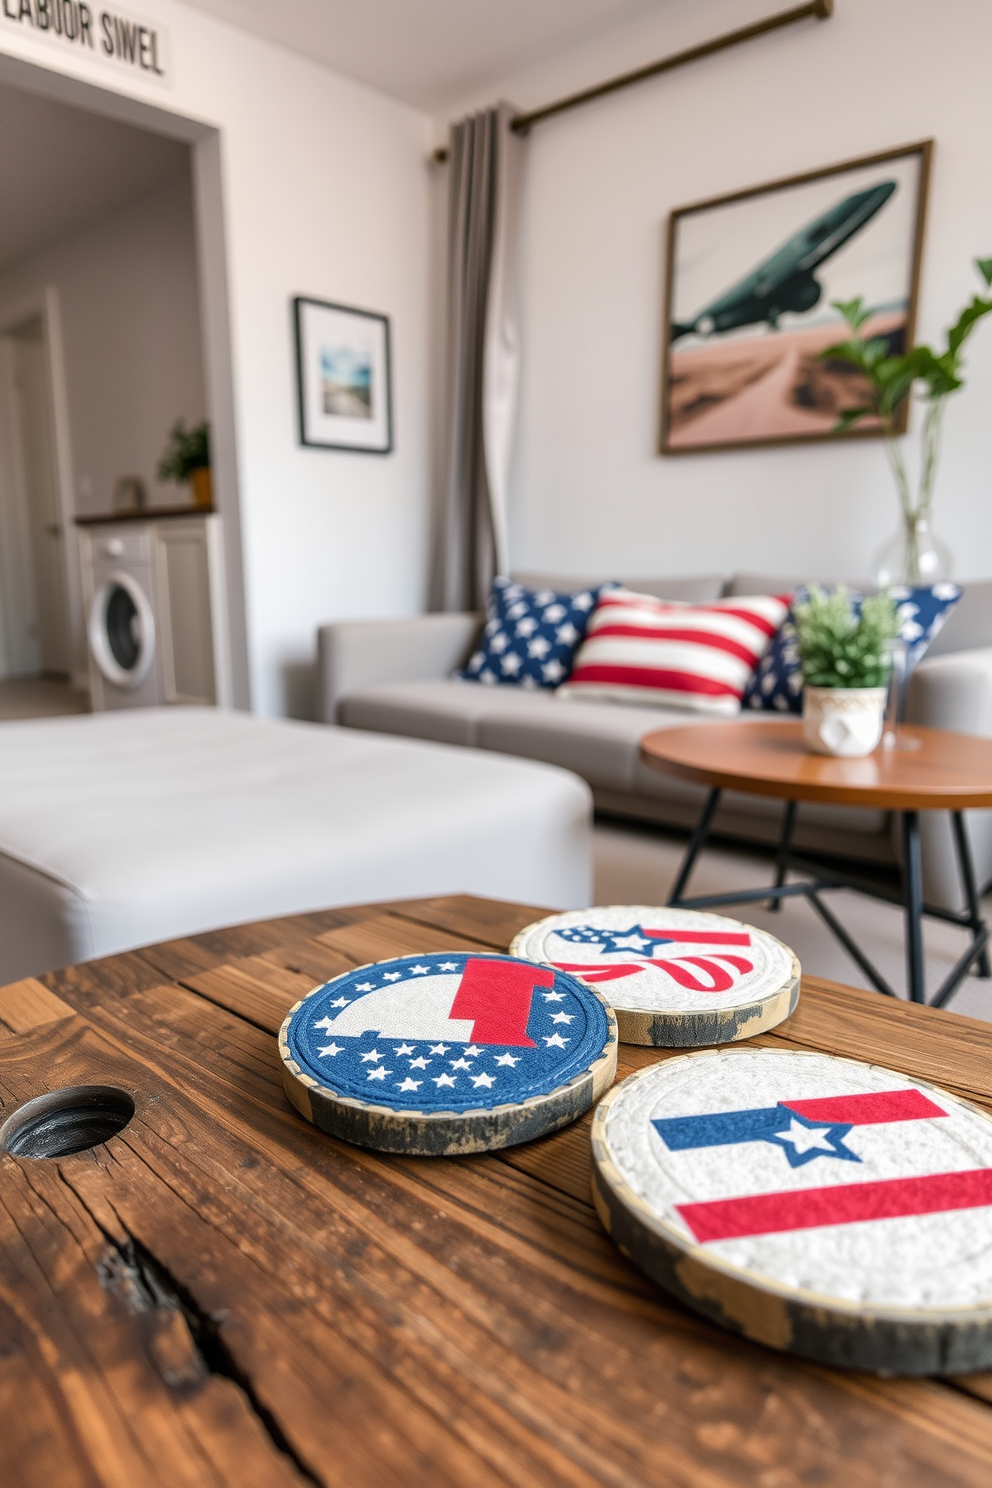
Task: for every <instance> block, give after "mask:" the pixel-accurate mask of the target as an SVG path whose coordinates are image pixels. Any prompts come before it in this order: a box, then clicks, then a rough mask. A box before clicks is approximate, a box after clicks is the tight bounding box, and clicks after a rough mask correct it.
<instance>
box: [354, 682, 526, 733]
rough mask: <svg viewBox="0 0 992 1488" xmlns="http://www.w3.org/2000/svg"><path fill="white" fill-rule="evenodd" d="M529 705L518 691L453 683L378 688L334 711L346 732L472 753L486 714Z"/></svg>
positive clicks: (368, 689) (359, 694) (356, 695)
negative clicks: (406, 738)
mask: <svg viewBox="0 0 992 1488" xmlns="http://www.w3.org/2000/svg"><path fill="white" fill-rule="evenodd" d="M533 701H534V694H532V693H529V692H524V691H523V689H522V688H518V687H500V688H498V689H497V688H492V687H479V686H477V685H476V684H475V683H472V682H462V681H461V680H460V678H457V677H446V678H443V679H441V680H439V681H426V682H425V681H417V682H380V683H379V684H378V685H377V686H375V687H365V688H362V689H361V691H359V692H353V693H351V694H350V695H349V696H348V697H346V698H345V699H344V700H343V701H342V702H341V703H340V704H339V706H338V720H339V722H340V723H342V724H344V725H345V727H346V728H356V729H369V730H371V731H372V732H373V733H377V734H406V735H408V736H409V737H410V738H412V739H434V740H436V741H437V742H438V743H440V744H463V745H466V746H468V747H471V746H472V745H474V744H476V743H477V742H478V740H477V738H476V729H477V725H478V722H479V719H480V718H481V717H482V716H483V714H484V713H485V712H486V710H487V709H491V708H492V707H503V708H512V707H513V706H514V705H516V704H518V703H520V702H523V703H524V704H527V703H530V702H533Z"/></svg>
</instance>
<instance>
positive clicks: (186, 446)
mask: <svg viewBox="0 0 992 1488" xmlns="http://www.w3.org/2000/svg"><path fill="white" fill-rule="evenodd" d="M209 464H210V425H209V424H208V423H202V424H194V425H193V427H192V428H191V429H187V427H186V422H185V420H184V419H176V422H175V423H174V424H173V426H172V428H171V429H170V430H169V442H168V444H167V445H166V447H165V450H164V451H163V454H162V458H161V460H159V462H158V466H157V468H156V474H157V476H158V478H159V480H160V481H172V482H174V484H175V485H177V486H182V485H185V484H186V482H187V481H188V480H189V478H190V476H191V475H192V474H193V471H194V470H202V469H203V468H204V467H205V466H209Z"/></svg>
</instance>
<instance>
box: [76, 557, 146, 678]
mask: <svg viewBox="0 0 992 1488" xmlns="http://www.w3.org/2000/svg"><path fill="white" fill-rule="evenodd" d="M89 640H90V650H91V652H92V653H93V659H94V661H95V662H96V664H97V666H98V667H99V668H100V671H101V672H102V673H103V675H104V677H106V679H107V681H108V682H111V683H113V685H114V686H115V687H121V688H123V689H124V690H125V691H130V690H131V689H132V688H135V687H140V686H141V684H142V682H143V681H144V680H145V678H146V677H147V675H148V672H149V670H150V668H151V664H152V662H153V661H154V659H155V616H154V614H153V613H152V607H151V604H150V602H149V599H148V596H147V595H146V594H145V591H144V590H143V589H142V587H141V585H140V584H139V583H137V582H136V580H135V579H133V578H132V577H131V575H130V574H126V573H112V574H111V575H110V576H109V578H107V579H106V580H105V581H104V582H103V583H102V584H101V585H100V587H99V589H98V590H97V592H96V594H95V595H94V596H93V603H92V605H91V606H90V619H89Z"/></svg>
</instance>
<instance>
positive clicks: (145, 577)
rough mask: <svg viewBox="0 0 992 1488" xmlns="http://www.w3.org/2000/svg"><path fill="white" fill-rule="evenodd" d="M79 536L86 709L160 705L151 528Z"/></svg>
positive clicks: (115, 529) (99, 530)
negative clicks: (86, 649) (87, 694)
mask: <svg viewBox="0 0 992 1488" xmlns="http://www.w3.org/2000/svg"><path fill="white" fill-rule="evenodd" d="M81 537H82V540H81V558H82V567H83V596H84V603H85V605H86V638H87V642H88V645H89V653H90V695H91V699H92V706H93V708H94V710H97V709H103V708H148V707H153V706H154V705H155V704H158V703H163V702H164V701H165V690H164V687H163V678H162V665H161V645H160V638H159V631H160V626H159V625H158V623H157V622H156V609H157V605H156V592H155V591H156V584H155V554H154V532H153V530H152V527H151V524H150V523H141V524H137V523H133V524H132V523H124V522H121V523H120V524H115V525H113V526H106V527H99V528H91V529H89V530H88V531H85V532H84V533H83V534H82V535H81Z"/></svg>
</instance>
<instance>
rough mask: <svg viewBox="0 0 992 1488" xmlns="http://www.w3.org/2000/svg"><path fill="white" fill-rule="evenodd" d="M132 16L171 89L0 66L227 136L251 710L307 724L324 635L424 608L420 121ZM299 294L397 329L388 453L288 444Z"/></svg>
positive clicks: (214, 31)
mask: <svg viewBox="0 0 992 1488" xmlns="http://www.w3.org/2000/svg"><path fill="white" fill-rule="evenodd" d="M141 11H142V14H143V15H144V16H145V17H146V18H149V19H150V20H151V22H152V23H153V24H154V23H156V22H157V23H159V24H160V25H163V26H164V27H165V28H167V30H168V33H169V50H170V59H171V64H170V65H171V86H168V87H163V86H162V85H161V84H159V83H156V82H154V81H152V80H148V79H145V78H143V77H142V76H141V75H140V74H138V73H137V72H136V71H133V70H128V69H123V68H119V69H114V68H112V67H111V66H110V65H101V64H100V63H99V62H98V61H96V60H90V59H89V58H87V57H86V56H85V55H84V54H83V53H82V52H81V50H80V49H79V48H78V47H77V48H75V49H73V48H70V47H68V46H65V45H59V44H57V43H56V42H55V41H54V40H51V39H49V40H47V41H46V40H43V39H41V38H39V37H36V36H32V35H31V34H30V32H29V31H28V29H27V28H26V27H23V28H16V29H15V28H14V27H9V28H4V29H0V53H6V54H7V55H8V56H10V57H18V58H20V59H22V60H24V61H28V62H33V63H35V64H36V65H37V66H39V67H42V68H45V69H47V70H55V71H57V72H58V73H59V74H60V75H62V76H64V77H74V78H77V79H82V80H85V81H86V82H88V83H90V84H92V85H94V86H95V87H97V88H100V89H107V90H110V91H111V92H112V93H113V94H114V95H117V96H119V97H122V98H126V99H131V100H138V101H139V103H147V104H149V105H152V106H153V107H155V108H157V109H159V110H167V111H174V112H175V113H176V114H179V115H182V116H184V118H185V119H187V120H193V121H197V122H198V123H199V124H202V126H204V128H203V131H202V132H204V133H205V132H206V130H208V129H209V128H210V127H215V128H216V129H217V130H219V132H220V169H221V181H222V187H223V203H224V222H223V225H224V237H225V242H226V265H225V267H226V271H227V280H228V288H229V301H230V343H231V355H232V367H233V384H234V386H233V395H234V421H235V429H236V451H235V452H234V453H235V454H236V461H237V473H238V486H239V489H240V509H239V515H240V525H241V541H242V546H243V553H244V580H245V603H246V617H247V645H248V666H249V671H250V679H251V694H252V704H253V706H254V707H255V708H257V709H259V710H260V711H262V712H267V713H278V712H281V711H285V710H286V709H292V710H293V711H300V712H303V711H305V710H306V707H307V690H308V681H309V671H308V669H309V664H310V662H311V659H312V656H313V653H314V646H315V631H316V627H317V625H318V624H319V623H320V622H321V621H322V620H326V619H332V618H334V617H338V616H344V615H363V614H364V615H370V614H402V613H407V612H411V611H414V610H416V609H418V608H419V607H420V606H421V605H422V603H423V595H424V583H425V578H424V575H425V549H426V533H427V525H428V524H427V507H428V495H429V493H428V458H429V439H428V433H429V423H430V419H429V387H428V376H427V372H428V365H429V312H428V290H429V271H428V238H429V230H428V195H429V192H428V168H427V166H426V163H425V159H426V151H427V147H428V144H429V121H428V120H427V119H426V118H425V117H424V116H423V115H421V114H418V113H417V112H416V111H414V110H412V109H410V108H408V107H405V106H403V105H400V104H397V103H393V102H392V101H390V100H387V99H385V98H383V97H382V96H380V95H378V94H376V93H373V92H372V91H370V90H369V89H366V88H363V87H360V86H359V85H357V84H354V83H351V82H349V81H347V80H346V79H344V78H342V77H339V76H337V75H336V74H334V73H331V72H329V71H327V70H326V69H324V68H321V67H318V66H315V65H313V64H311V63H309V62H308V61H306V60H304V59H302V58H300V57H296V56H294V55H292V54H290V53H289V52H284V51H281V50H280V49H278V48H274V47H272V46H269V45H267V44H265V43H263V42H261V41H258V40H256V39H255V38H253V37H251V36H249V35H248V34H247V33H244V32H241V31H240V30H238V29H237V28H235V27H231V26H227V25H224V24H223V23H220V22H216V21H214V20H212V19H211V18H209V17H207V16H205V15H203V14H202V13H200V12H198V11H195V10H193V9H190V8H187V7H186V6H184V5H182V4H180V3H176V0H143V4H142V6H141ZM22 33H23V34H22ZM9 80H10V81H15V79H14V78H13V77H11V78H10V79H9ZM92 97H93V98H94V100H96V101H99V99H98V96H97V95H92ZM76 101H79V100H78V98H77V99H76ZM104 102H105V100H104ZM107 106H108V107H112V105H107ZM125 116H130V117H131V118H132V119H136V120H137V119H139V117H140V119H142V120H145V121H147V118H148V117H150V116H148V115H147V114H146V113H145V112H144V111H142V110H141V109H137V110H131V111H130V113H129V114H127V113H126V114H125ZM163 127H167V121H166V123H163ZM176 132H177V133H181V132H182V130H181V129H180V128H179V127H178V126H177V130H176ZM188 133H189V130H188V129H187V134H188ZM300 293H303V294H308V295H313V296H316V297H318V298H326V299H331V300H336V301H339V302H343V303H345V304H355V305H359V306H363V307H365V308H368V309H373V310H377V311H382V312H385V313H386V314H388V315H389V316H390V317H391V320H392V331H393V352H394V358H393V368H394V382H393V391H394V412H395V421H394V429H395V440H396V449H395V452H394V453H393V454H392V455H390V456H387V457H373V456H369V455H357V454H356V455H352V454H340V453H335V452H322V451H315V450H303V449H301V448H300V447H299V445H298V442H297V433H296V413H295V384H294V377H295V373H294V359H293V343H292V327H291V319H290V300H291V297H292V296H293V295H294V294H300ZM204 308H205V314H206V317H207V319H208V321H209V320H210V318H211V310H210V306H209V305H205V307H204ZM209 385H210V379H209V378H208V386H209ZM212 411H213V410H212ZM232 474H233V472H232ZM229 516H230V513H229Z"/></svg>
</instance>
